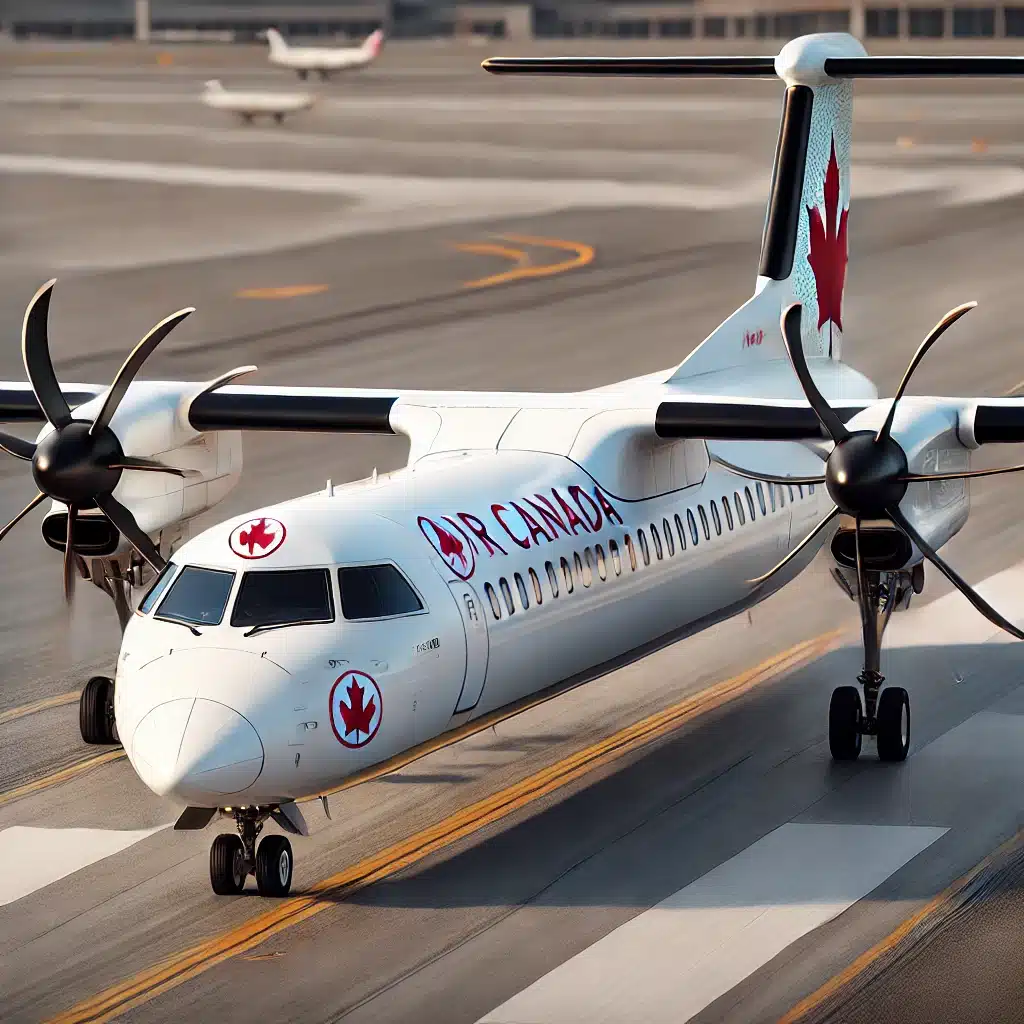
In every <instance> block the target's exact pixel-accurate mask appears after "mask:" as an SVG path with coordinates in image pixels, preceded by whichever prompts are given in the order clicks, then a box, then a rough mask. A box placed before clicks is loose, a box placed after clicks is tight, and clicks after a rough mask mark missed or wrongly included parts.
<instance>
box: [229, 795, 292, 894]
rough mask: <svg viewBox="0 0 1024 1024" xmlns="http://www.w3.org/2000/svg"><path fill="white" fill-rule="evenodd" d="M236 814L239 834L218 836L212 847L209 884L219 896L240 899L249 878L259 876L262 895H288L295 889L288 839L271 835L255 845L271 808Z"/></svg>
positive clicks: (246, 808) (243, 808) (248, 809)
mask: <svg viewBox="0 0 1024 1024" xmlns="http://www.w3.org/2000/svg"><path fill="white" fill-rule="evenodd" d="M231 813H232V814H233V815H234V819H235V827H236V828H237V829H238V834H237V835H231V834H230V833H225V834H224V835H219V836H217V838H216V839H214V841H213V845H212V846H211V847H210V885H211V887H212V888H213V891H214V892H215V893H216V894H217V895H218V896H237V895H239V894H240V893H241V892H242V891H243V890H244V889H245V880H246V879H247V878H248V877H249V875H255V876H256V888H257V889H258V891H259V894H260V895H261V896H276V897H280V896H287V895H288V892H289V890H290V889H291V886H292V868H293V865H294V858H293V857H292V844H291V843H290V842H288V839H287V838H286V837H285V836H280V835H270V836H265V837H264V838H263V842H261V843H260V844H259V847H258V848H257V846H256V840H257V838H258V837H259V834H260V832H262V831H263V823H264V822H265V821H266V820H267V818H269V817H270V816H271V813H272V811H271V808H269V807H240V808H238V809H236V810H235V811H233V812H231Z"/></svg>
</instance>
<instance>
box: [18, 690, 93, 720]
mask: <svg viewBox="0 0 1024 1024" xmlns="http://www.w3.org/2000/svg"><path fill="white" fill-rule="evenodd" d="M78 697H79V693H78V690H72V691H71V692H69V693H59V694H57V696H56V697H44V698H43V699H42V700H37V701H34V702H33V703H31V704H23V705H22V706H21V707H20V708H11V710H10V711H0V725H5V724H6V723H7V722H16V721H17V720H18V719H19V718H26V717H27V716H28V715H34V714H36V712H38V711H47V710H48V709H49V708H61V707H64V705H65V704H74V703H76V702H77V701H78Z"/></svg>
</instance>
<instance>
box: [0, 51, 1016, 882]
mask: <svg viewBox="0 0 1024 1024" xmlns="http://www.w3.org/2000/svg"><path fill="white" fill-rule="evenodd" d="M485 67H486V68H487V70H489V71H492V72H496V73H517V72H533V73H542V74H567V73H569V74H574V73H582V74H608V75H617V74H642V75H643V74H656V75H749V76H774V75H778V77H779V78H781V79H782V81H783V83H784V85H785V98H784V103H783V117H782V126H781V132H780V138H779V142H778V148H777V153H776V158H775V169H774V173H773V178H772V184H771V189H770V196H769V202H768V212H767V218H766V221H765V228H764V233H763V238H762V245H761V255H760V263H759V267H758V274H757V279H756V284H755V288H754V295H753V297H752V298H751V299H750V300H749V301H747V302H746V303H744V304H743V305H742V306H741V307H740V308H739V309H738V310H736V311H735V312H734V313H733V314H732V315H731V316H729V317H728V318H727V319H726V320H725V321H724V323H722V325H721V326H720V327H718V328H717V329H716V330H715V331H713V332H712V333H711V334H710V335H709V336H708V337H707V338H706V339H705V340H704V341H703V342H702V343H701V344H700V345H699V346H698V347H697V348H696V349H694V351H693V352H691V354H690V355H689V356H687V357H686V358H685V359H684V360H683V361H682V362H681V363H680V364H679V365H678V366H676V367H674V368H672V369H669V370H665V371H663V372H661V373H652V374H648V375H646V376H643V377H638V378H634V379H631V380H626V381H622V382H620V383H618V384H614V385H611V386H609V387H604V388H598V389H597V390H592V391H581V392H573V393H563V394H547V393H518V392H517V393H501V392H493V393H492V392H457V391H402V390H388V389H385V390H358V389H348V388H333V387H275V386H272V385H263V386H257V385H242V384H235V383H232V382H233V381H235V380H236V379H237V378H238V377H240V376H241V375H243V374H246V373H249V372H250V371H252V370H253V369H255V368H254V367H240V368H238V369H235V370H231V371H229V372H227V373H225V374H223V375H222V376H220V377H218V378H217V379H215V380H212V381H207V382H175V381H138V382H136V381H135V377H136V376H137V375H138V373H139V370H140V368H141V367H142V365H143V363H144V362H145V360H146V358H147V356H148V355H149V354H150V353H151V352H152V351H153V349H154V348H155V347H156V346H157V345H158V344H159V343H160V341H161V340H162V339H163V338H164V337H166V335H167V334H168V333H169V332H170V331H171V330H172V329H173V328H174V327H175V325H176V324H177V323H179V322H180V321H181V320H183V319H184V318H185V317H186V316H188V315H189V313H191V312H192V310H191V309H183V310H181V311H179V312H178V313H175V314H173V315H172V316H170V317H168V318H167V319H166V320H164V321H162V322H161V323H160V324H158V325H157V326H156V327H155V328H154V329H153V330H152V331H151V332H150V333H149V334H148V335H147V336H146V337H145V338H143V340H142V341H141V342H139V344H138V345H137V346H136V348H135V349H134V351H133V352H132V353H131V355H130V356H129V357H128V359H127V360H126V361H125V363H124V364H123V366H122V367H121V369H120V370H119V371H118V373H117V375H116V377H115V378H114V382H113V384H112V385H111V386H110V387H109V388H105V387H101V386H97V385H92V384H69V385H64V386H62V385H61V384H60V383H59V382H58V380H57V377H56V375H55V373H54V370H53V366H52V363H51V360H50V354H49V341H48V337H47V314H48V308H49V303H50V296H51V292H52V287H53V282H49V283H48V284H46V285H44V286H43V287H42V288H41V289H40V290H39V291H38V292H37V294H36V295H35V297H34V298H33V299H32V301H31V302H30V303H29V306H28V310H27V313H26V315H25V321H24V327H23V355H24V362H25V369H26V372H27V375H28V378H29V382H30V383H28V384H24V383H20V382H6V383H3V382H0V418H3V419H5V420H7V421H19V420H22V421H32V420H36V421H39V420H43V419H45V424H44V425H43V427H42V429H41V430H40V432H39V434H38V437H37V440H36V441H35V442H31V441H27V440H23V439H21V438H18V437H15V436H12V435H9V434H0V444H2V446H3V447H4V448H5V449H6V450H7V451H8V452H10V453H11V454H12V455H14V456H16V457H18V458H21V459H24V460H27V461H30V462H31V464H32V474H33V477H34V479H35V482H36V484H37V486H38V488H39V493H38V494H37V495H36V497H35V498H33V499H32V501H31V502H30V503H29V504H28V506H27V507H26V508H25V510H24V511H23V512H21V513H19V515H17V516H16V517H15V518H14V520H13V521H12V523H10V524H9V525H8V526H7V527H5V528H4V529H3V530H2V531H0V537H2V536H4V535H6V534H7V533H8V532H9V531H10V530H11V528H12V527H13V526H14V525H15V524H16V523H17V522H18V521H19V520H20V519H21V518H22V517H23V516H25V515H26V514H28V513H29V512H31V511H32V510H33V509H35V508H36V507H38V506H40V505H41V504H43V503H44V502H45V501H47V500H48V499H49V501H50V505H49V507H48V509H47V511H46V513H45V515H44V518H43V521H42V533H43V538H44V540H45V541H46V543H47V544H49V546H50V547H53V548H56V549H57V550H58V551H61V552H63V563H64V590H65V595H66V596H67V597H68V598H70V595H71V592H72V586H73V584H74V582H75V579H76V578H79V577H81V578H86V579H88V580H90V581H91V582H92V583H94V584H95V585H96V586H97V587H99V588H100V589H102V590H103V591H105V592H106V593H107V594H108V595H109V596H110V597H111V598H112V599H113V601H114V605H115V608H116V609H117V612H118V615H119V617H120V621H121V624H122V626H123V629H124V634H123V639H122V643H121V649H120V654H119V656H118V658H117V668H116V673H115V678H114V679H113V680H112V679H109V678H105V677H96V678H94V679H91V680H90V681H89V682H88V684H87V685H86V686H85V688H84V690H83V692H82V697H81V705H80V724H81V728H82V734H83V736H84V738H85V739H86V740H87V741H89V742H112V741H114V740H115V739H116V738H117V737H119V738H120V741H121V742H122V743H123V744H124V749H125V751H126V752H127V754H128V757H129V759H130V761H131V763H132V765H133V767H134V769H135V771H136V772H137V773H138V774H139V776H140V777H141V778H142V780H143V781H144V782H145V783H146V785H148V786H149V787H150V788H151V789H152V790H153V791H154V792H155V793H158V794H160V795H165V796H170V797H173V798H175V799H177V800H179V801H181V802H182V803H185V804H187V805H188V806H187V807H186V809H185V811H184V812H183V813H182V815H181V817H180V818H179V820H178V823H177V827H178V828H181V829H195V828H203V827H205V826H206V825H208V824H209V822H210V821H212V820H213V818H214V817H217V816H226V817H229V818H231V819H233V820H234V823H235V826H236V832H237V834H235V833H225V834H223V835H220V836H218V837H217V838H216V839H215V840H214V842H213V845H212V848H211V854H210V878H211V883H212V886H213V889H214V891H215V892H217V893H222V894H228V893H238V892H241V891H242V889H243V887H244V885H245V883H246V879H247V876H248V875H249V874H250V873H254V874H255V876H256V883H257V887H258V889H259V891H260V892H261V893H263V894H264V895H277V896H279V895H282V894H284V893H286V892H288V890H289V887H290V885H291V877H292V864H293V860H292V848H291V845H290V842H289V840H288V838H287V836H285V835H278V834H275V835H267V836H265V837H264V838H263V839H262V841H260V843H259V846H258V847H257V838H258V836H259V834H260V832H261V830H262V828H263V826H264V823H265V822H266V821H267V820H268V819H273V820H274V821H275V822H277V824H278V825H279V826H280V827H281V828H282V829H283V830H284V831H285V832H288V833H291V834H296V833H298V834H305V833H306V831H307V829H306V825H305V822H304V819H303V816H302V814H301V812H300V810H299V807H298V804H297V801H300V800H307V799H313V798H315V797H317V796H318V795H324V794H326V793H328V791H330V790H332V789H333V788H334V787H337V786H338V785H339V784H341V783H342V782H343V781H344V780H346V779H352V778H353V777H355V776H358V775H359V773H365V772H367V771H369V770H371V769H372V768H373V766H375V765H376V766H380V765H382V764H385V763H386V762H388V761H389V759H393V758H399V757H405V758H406V759H407V760H408V759H409V758H411V757H413V756H415V752H416V750H417V748H418V747H419V748H420V749H425V748H424V747H423V745H428V746H429V745H433V746H436V745H437V743H438V742H442V743H443V742H444V740H443V737H444V736H445V735H446V734H447V736H448V737H449V740H448V741H449V742H453V740H452V739H451V737H452V736H454V735H458V733H454V732H453V730H455V729H456V727H459V726H464V725H465V724H466V723H470V722H473V721H474V720H476V721H479V720H481V719H482V716H485V715H488V714H492V713H493V714H511V713H513V712H514V709H515V707H516V702H519V701H523V700H524V699H525V698H527V697H529V696H530V695H531V694H536V693H537V692H538V691H542V690H548V691H549V695H550V693H552V692H557V691H558V689H559V688H564V687H565V686H566V685H575V684H578V683H580V682H582V681H585V680H586V679H587V678H590V677H593V676H595V675H597V674H600V673H601V672H602V671H604V670H605V668H606V667H607V666H608V665H609V664H610V663H612V662H621V661H622V660H623V659H628V658H638V657H642V656H643V655H644V654H645V653H647V652H649V651H650V650H652V649H653V648H655V647H657V646H659V645H664V644H668V643H671V642H673V641H675V640H677V639H679V638H681V637H683V636H685V635H687V634H689V633H693V632H695V631H696V630H699V629H701V628H702V627H703V626H705V625H707V624H709V623H711V622H714V621H718V620H721V619H722V618H725V617H727V616H729V615H732V614H735V613H736V612H738V611H740V610H741V609H744V608H747V607H749V606H751V605H753V604H756V603H757V602H759V601H762V600H763V599H765V598H766V597H768V596H769V595H770V594H771V593H773V592H774V591H776V590H778V589H779V588H780V587H782V586H783V585H785V583H786V582H788V581H789V580H791V579H793V578H794V577H795V576H796V575H797V574H798V573H799V572H800V571H801V570H803V569H804V568H805V567H806V566H807V565H808V563H809V562H810V561H811V559H812V558H813V557H814V556H815V554H816V553H817V552H818V551H819V550H820V549H822V548H827V552H828V558H829V559H831V562H832V571H833V575H834V577H835V580H836V582H837V583H838V585H839V586H840V587H841V588H842V589H843V591H844V592H845V593H846V594H847V595H849V596H850V597H851V598H852V599H853V600H854V601H855V602H856V603H857V605H858V608H859V612H860V616H861V623H862V635H863V647H864V665H863V670H862V671H861V673H860V675H859V676H858V677H857V679H856V680H855V681H854V680H851V681H849V683H845V684H843V685H840V686H838V687H837V688H836V689H835V690H834V691H833V693H832V698H831V703H830V706H829V713H828V738H829V747H830V750H831V753H832V756H833V757H834V758H835V759H837V760H841V761H842V760H852V759H854V758H857V757H858V756H859V755H860V753H861V744H862V740H863V738H864V737H865V736H867V737H870V738H872V739H873V740H874V742H875V745H876V749H877V753H878V756H879V758H880V759H881V760H882V761H889V762H899V761H902V760H904V759H905V758H906V756H907V753H908V750H909V747H910V701H909V697H908V695H907V691H906V690H905V689H904V688H903V687H902V686H899V685H889V684H887V681H886V680H885V679H884V678H883V676H882V674H881V671H880V660H879V655H880V647H881V641H882V635H883V632H884V630H885V627H886V623H887V622H888V620H889V617H890V615H891V614H892V612H893V611H894V610H896V609H899V608H904V607H906V606H907V605H908V604H909V602H910V601H911V599H912V598H913V596H914V594H915V593H920V591H921V589H922V587H923V584H924V564H925V562H928V563H930V564H931V566H933V567H934V568H935V569H936V570H938V571H939V572H940V573H942V574H943V575H944V576H946V577H947V579H949V580H950V582H951V583H952V584H953V585H954V586H955V587H956V588H957V589H958V590H959V591H960V592H961V593H962V594H963V595H964V597H966V598H967V600H968V601H969V602H970V603H971V604H972V605H973V606H974V608H975V609H976V610H977V611H978V612H980V613H981V614H982V615H984V616H985V617H986V618H987V619H989V620H990V621H991V622H992V623H994V624H995V625H997V626H999V627H1000V628H1002V629H1004V630H1006V631H1007V632H1008V633H1010V634H1011V635H1012V636H1014V637H1016V638H1018V639H1020V638H1022V637H1024V633H1022V632H1021V630H1020V629H1018V628H1017V627H1016V626H1015V625H1014V624H1013V623H1011V622H1009V621H1008V620H1007V619H1005V618H1004V617H1003V616H1002V615H1000V613H999V612H998V611H997V610H996V609H995V608H993V607H992V606H991V605H989V604H988V603H987V602H986V601H985V600H984V599H983V598H982V597H981V596H980V595H979V594H977V593H976V592H975V590H974V589H973V588H972V587H971V586H970V585H969V584H968V583H967V582H966V581H965V580H964V579H963V578H962V577H961V576H960V575H959V574H958V573H957V572H956V570H955V569H953V568H952V567H951V566H950V565H949V564H948V563H947V562H946V560H945V559H944V558H943V557H942V555H940V554H939V549H940V548H941V547H942V546H943V545H944V544H945V543H946V542H947V541H948V540H949V539H950V538H951V537H953V536H954V535H955V534H956V533H957V532H958V531H959V530H960V529H961V528H962V527H963V526H964V524H965V523H966V522H967V518H968V513H969V510H970V502H969V483H970V480H971V479H972V478H973V477H976V476H987V475H990V474H993V473H1008V472H1016V471H1018V470H1020V469H1024V466H1010V467H1006V468H1004V469H995V470H981V469H979V470H972V469H971V468H970V460H971V452H972V451H974V450H975V449H976V448H978V447H979V446H980V445H984V444H989V443H993V442H1022V441H1024V399H1014V398H1003V399H992V398H973V397H961V398H955V397H953V398H949V397H947V398H920V397H909V396H907V394H906V391H907V387H908V385H909V383H910V381H911V379H912V375H913V373H914V370H915V369H916V367H917V366H918V364H919V363H920V362H921V360H922V359H923V358H924V357H925V355H926V353H927V352H928V350H929V349H930V348H931V346H932V345H933V344H934V343H935V342H936V341H938V339H939V338H940V336H941V335H942V334H943V332H945V331H946V330H947V329H948V328H949V327H950V326H952V325H953V324H954V323H955V322H956V320H957V319H959V318H960V317H961V316H963V315H964V314H965V313H967V312H968V311H969V310H970V309H971V308H972V306H973V303H965V304H963V305H960V306H957V307H955V308H954V309H952V310H951V311H950V312H949V313H947V314H946V315H945V316H944V317H943V318H942V319H941V320H940V321H939V322H938V323H937V324H936V326H935V327H934V328H933V329H932V330H931V332H930V333H929V334H928V335H927V337H926V338H925V340H924V341H923V342H922V344H921V346H920V347H919V348H918V350H917V352H916V354H915V355H914V357H913V358H912V359H911V361H910V364H909V366H908V368H907V371H906V373H905V374H904V377H903V379H902V380H901V382H900V384H899V387H898V388H897V389H896V393H895V396H894V397H893V398H891V399H889V398H886V399H880V398H879V397H878V394H877V392H876V389H875V386H874V385H873V384H872V383H871V382H870V381H869V380H867V379H866V378H865V377H863V376H862V375H861V374H860V373H858V372H857V371H855V370H853V369H852V368H851V367H849V366H847V365H846V364H845V363H844V362H843V361H842V359H841V351H842V342H843V335H844V328H845V326H846V321H845V319H844V310H843V290H844V283H845V279H846V265H847V223H848V216H849V202H850V133H851V125H852V82H853V80H854V79H857V78H860V77H885V76H890V77H903V76H906V75H918V76H934V75H950V74H956V75H962V74H1007V75H1019V74H1022V73H1024V58H1019V57H991V58H984V57H922V58H911V57H869V56H867V55H866V54H865V52H864V50H863V48H862V46H861V44H860V43H859V42H858V41H857V40H856V39H854V38H852V37H851V36H848V35H845V34H826V35H813V36H805V37H803V38H800V39H796V40H794V41H792V42H790V43H788V44H787V45H786V46H785V47H784V48H783V50H782V52H781V53H780V54H779V55H778V57H776V58H774V59H773V58H771V57H761V58H753V57H727V58H714V57H652V58H646V57H645V58H626V59H620V58H593V59H591V58H576V57H572V58H561V59H548V58H541V59H536V60H532V59H531V60H517V59H514V58H508V59H504V58H495V59H493V60H490V61H488V62H486V64H485ZM245 430H300V431H337V432H370V431H378V432H384V433H397V434H403V435H405V436H406V437H407V438H408V439H409V455H408V459H407V464H406V465H405V466H404V467H403V468H401V469H399V470H397V471H395V472H392V473H388V474H384V475H381V476H377V475H376V474H375V475H374V476H373V477H372V478H371V479H368V480H362V481H358V482H354V483H349V484H345V485H344V486H338V487H335V486H333V485H331V484H328V485H327V486H326V487H325V488H324V489H323V490H321V491H318V492H316V493H312V494H308V495H305V496H303V497H299V498H295V499H294V500H291V501H286V502H284V503H282V504H279V505H273V506H269V507H265V508H260V509H256V510H254V511H252V512H247V513H245V514H244V515H239V516H234V517H232V518H230V519H227V520H226V521H224V522H222V523H221V524H220V525H217V526H214V527H212V528H210V529H207V530H204V531H202V532H198V533H197V534H196V535H195V536H191V534H192V533H193V528H192V527H193V522H194V520H195V517H196V516H197V515H199V514H200V513H202V512H204V511H205V510H207V509H209V508H211V507H213V506H215V505H216V504H217V503H218V502H219V501H220V500H221V499H222V498H223V497H224V496H225V495H226V494H227V493H228V491H229V490H230V489H231V487H232V486H233V485H234V483H235V482H236V481H237V479H238V476H239V473H240V472H241V468H242V450H241V432H242V431H245ZM154 572H155V573H157V574H158V575H156V578H155V580H154V581H152V582H150V578H151V574H152V573H154ZM138 594H143V596H142V597H141V600H138V601H136V597H137V595H138ZM552 688H553V689H552ZM499 709H505V710H504V711H501V710H499ZM438 737H442V740H440V741H439V740H438ZM391 763H394V762H391ZM380 770H385V769H380ZM325 806H326V802H325Z"/></svg>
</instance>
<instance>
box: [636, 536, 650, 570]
mask: <svg viewBox="0 0 1024 1024" xmlns="http://www.w3.org/2000/svg"><path fill="white" fill-rule="evenodd" d="M636 539H637V540H638V541H639V542H640V554H642V555H643V556H644V565H650V564H651V549H650V548H649V547H648V546H647V534H645V533H644V531H643V527H640V529H639V530H637V531H636Z"/></svg>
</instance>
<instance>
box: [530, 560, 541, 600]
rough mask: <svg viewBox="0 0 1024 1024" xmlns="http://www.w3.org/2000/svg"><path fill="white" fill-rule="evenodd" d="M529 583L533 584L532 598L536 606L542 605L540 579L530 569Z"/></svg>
mask: <svg viewBox="0 0 1024 1024" xmlns="http://www.w3.org/2000/svg"><path fill="white" fill-rule="evenodd" d="M530 582H531V583H532V584H533V596H534V598H535V599H536V601H537V604H543V603H544V591H543V590H541V589H540V577H539V576H538V575H537V574H536V573H535V572H534V571H533V568H532V567H531V568H530Z"/></svg>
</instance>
